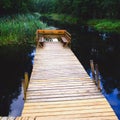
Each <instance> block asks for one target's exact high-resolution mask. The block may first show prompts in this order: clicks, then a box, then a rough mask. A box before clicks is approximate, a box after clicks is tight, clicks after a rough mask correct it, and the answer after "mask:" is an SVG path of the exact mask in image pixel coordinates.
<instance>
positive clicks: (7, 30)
mask: <svg viewBox="0 0 120 120" xmlns="http://www.w3.org/2000/svg"><path fill="white" fill-rule="evenodd" d="M46 26H47V25H46V24H45V23H43V22H42V21H40V20H39V15H37V14H33V15H32V14H22V15H14V16H7V17H5V18H4V17H3V18H0V46H1V45H7V44H8V45H9V44H24V43H32V44H33V43H35V40H34V39H35V32H36V30H37V29H44V28H45V27H46Z"/></svg>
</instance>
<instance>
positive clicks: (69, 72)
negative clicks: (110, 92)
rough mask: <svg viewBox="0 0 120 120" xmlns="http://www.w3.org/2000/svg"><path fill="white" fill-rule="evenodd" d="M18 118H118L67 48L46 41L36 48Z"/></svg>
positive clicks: (44, 119) (80, 119) (86, 119)
mask: <svg viewBox="0 0 120 120" xmlns="http://www.w3.org/2000/svg"><path fill="white" fill-rule="evenodd" d="M17 119H19V118H17ZM20 119H22V120H23V119H26V120H28V119H36V120H59V119H64V120H117V117H116V115H115V113H114V111H113V110H112V108H111V107H110V105H109V103H108V102H107V101H106V99H105V98H104V96H103V95H102V94H101V93H100V92H99V90H98V89H97V87H96V86H95V84H94V83H93V81H92V80H91V79H90V77H89V76H88V74H87V73H86V71H85V70H84V68H83V66H82V65H81V63H80V62H79V61H78V59H77V58H76V57H75V55H74V54H73V52H72V51H71V50H70V48H68V47H63V45H62V44H61V43H60V42H46V43H45V45H44V47H43V48H40V47H38V48H37V49H36V55H35V58H34V66H33V71H32V74H31V78H30V82H29V86H28V90H27V94H26V100H25V104H24V109H23V112H22V118H21V117H20Z"/></svg>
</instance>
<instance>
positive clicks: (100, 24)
mask: <svg viewBox="0 0 120 120" xmlns="http://www.w3.org/2000/svg"><path fill="white" fill-rule="evenodd" d="M87 25H88V26H91V27H93V28H94V29H95V30H97V31H99V32H107V33H120V20H112V19H93V20H88V21H87Z"/></svg>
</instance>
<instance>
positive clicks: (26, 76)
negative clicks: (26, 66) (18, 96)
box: [22, 72, 29, 100]
mask: <svg viewBox="0 0 120 120" xmlns="http://www.w3.org/2000/svg"><path fill="white" fill-rule="evenodd" d="M28 80H29V79H28V73H27V72H25V74H24V79H23V81H22V85H23V90H24V100H25V99H26V91H27V88H28Z"/></svg>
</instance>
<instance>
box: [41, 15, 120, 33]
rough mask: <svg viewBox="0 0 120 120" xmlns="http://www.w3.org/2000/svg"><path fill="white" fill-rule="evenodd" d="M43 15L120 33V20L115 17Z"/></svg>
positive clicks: (102, 30) (56, 19)
mask: <svg viewBox="0 0 120 120" xmlns="http://www.w3.org/2000/svg"><path fill="white" fill-rule="evenodd" d="M42 16H44V17H46V18H48V19H51V20H54V21H58V22H60V23H62V24H70V25H77V26H80V25H84V26H88V27H91V28H93V29H94V30H96V31H98V32H105V33H106V32H107V33H120V20H115V19H90V20H82V19H80V18H77V17H74V16H70V15H67V14H56V13H52V14H43V15H42Z"/></svg>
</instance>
